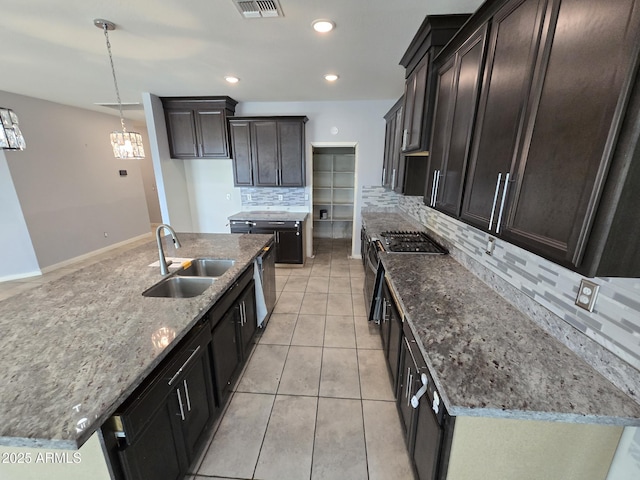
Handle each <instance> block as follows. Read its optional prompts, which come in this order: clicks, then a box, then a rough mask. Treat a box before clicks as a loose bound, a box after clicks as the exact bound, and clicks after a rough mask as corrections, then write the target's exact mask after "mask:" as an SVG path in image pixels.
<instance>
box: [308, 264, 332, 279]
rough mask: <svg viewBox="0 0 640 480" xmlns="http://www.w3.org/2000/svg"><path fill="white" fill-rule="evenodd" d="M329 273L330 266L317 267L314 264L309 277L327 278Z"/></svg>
mask: <svg viewBox="0 0 640 480" xmlns="http://www.w3.org/2000/svg"><path fill="white" fill-rule="evenodd" d="M330 273H331V266H330V265H318V264H314V265H313V268H312V269H311V275H313V276H314V277H328V276H329V275H330Z"/></svg>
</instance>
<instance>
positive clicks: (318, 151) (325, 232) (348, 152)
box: [312, 147, 355, 238]
mask: <svg viewBox="0 0 640 480" xmlns="http://www.w3.org/2000/svg"><path fill="white" fill-rule="evenodd" d="M354 201H355V149H354V148H352V147H348V148H345V147H339V148H337V147H336V148H333V147H332V148H314V151H313V212H312V214H313V236H314V237H318V238H351V236H352V232H353V205H354Z"/></svg>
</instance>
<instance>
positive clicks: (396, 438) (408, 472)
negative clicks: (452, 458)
mask: <svg viewBox="0 0 640 480" xmlns="http://www.w3.org/2000/svg"><path fill="white" fill-rule="evenodd" d="M362 411H363V415H364V431H365V437H366V445H367V463H368V466H369V479H370V480H387V479H389V478H393V479H394V480H413V478H414V477H413V471H412V469H411V463H410V461H409V455H408V454H407V447H405V443H404V437H403V431H402V427H401V426H400V420H399V418H398V410H397V409H396V405H395V403H394V402H379V401H371V400H363V401H362Z"/></svg>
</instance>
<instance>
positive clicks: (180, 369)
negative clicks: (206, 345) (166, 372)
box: [169, 345, 200, 385]
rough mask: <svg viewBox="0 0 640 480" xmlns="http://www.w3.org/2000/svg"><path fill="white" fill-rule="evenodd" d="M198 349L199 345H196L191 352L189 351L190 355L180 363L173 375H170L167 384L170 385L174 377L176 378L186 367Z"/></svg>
mask: <svg viewBox="0 0 640 480" xmlns="http://www.w3.org/2000/svg"><path fill="white" fill-rule="evenodd" d="M199 350H200V345H198V347H197V348H196V349H195V350H194V351H193V352H191V355H189V358H187V360H186V361H185V362H184V363H183V364H182V366H181V367H180V368H179V369H178V371H177V372H176V373H175V374H174V375H173V377H171V380H169V385H171V384H172V383H173V382H174V381H175V379H176V378H178V376H179V375H180V374H181V373H182V372H183V371H184V369H185V368H187V365H188V364H189V362H190V361H191V360H192V359H193V357H195V356H196V354H197V353H198V351H199Z"/></svg>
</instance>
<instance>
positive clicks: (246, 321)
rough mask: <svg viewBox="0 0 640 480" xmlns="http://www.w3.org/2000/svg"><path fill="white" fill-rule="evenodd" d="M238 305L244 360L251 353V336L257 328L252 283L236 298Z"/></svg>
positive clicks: (254, 290)
mask: <svg viewBox="0 0 640 480" xmlns="http://www.w3.org/2000/svg"><path fill="white" fill-rule="evenodd" d="M238 304H239V305H240V309H241V310H240V312H241V313H240V318H241V322H240V337H241V339H242V340H241V342H242V357H243V358H244V359H245V360H246V359H247V358H248V357H249V354H250V353H251V349H252V345H253V338H254V335H255V333H256V330H257V329H258V318H257V315H256V288H255V285H254V283H253V281H252V282H251V284H250V285H249V286H248V287H247V288H246V289H245V290H244V292H243V293H242V295H241V296H240V298H239V299H238Z"/></svg>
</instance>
